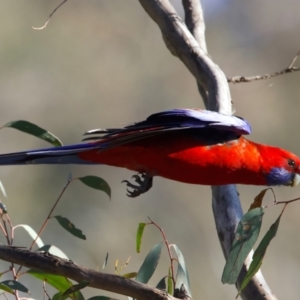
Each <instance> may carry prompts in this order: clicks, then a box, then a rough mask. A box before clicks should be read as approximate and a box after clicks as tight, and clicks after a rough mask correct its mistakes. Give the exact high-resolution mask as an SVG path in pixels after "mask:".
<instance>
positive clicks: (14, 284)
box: [0, 280, 29, 293]
mask: <svg viewBox="0 0 300 300" xmlns="http://www.w3.org/2000/svg"><path fill="white" fill-rule="evenodd" d="M0 284H1V285H2V286H7V287H8V288H10V289H12V290H18V291H21V292H24V293H29V290H28V289H27V287H26V286H24V285H23V284H22V283H20V282H18V281H16V280H5V281H2V282H0Z"/></svg>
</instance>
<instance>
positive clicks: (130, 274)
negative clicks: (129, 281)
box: [122, 272, 137, 278]
mask: <svg viewBox="0 0 300 300" xmlns="http://www.w3.org/2000/svg"><path fill="white" fill-rule="evenodd" d="M122 276H123V277H124V278H135V277H136V276H137V272H130V273H126V274H123V275H122Z"/></svg>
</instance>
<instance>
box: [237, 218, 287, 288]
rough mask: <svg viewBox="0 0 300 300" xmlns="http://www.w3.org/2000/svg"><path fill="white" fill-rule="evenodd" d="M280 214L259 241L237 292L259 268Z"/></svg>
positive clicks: (277, 224) (273, 234)
mask: <svg viewBox="0 0 300 300" xmlns="http://www.w3.org/2000/svg"><path fill="white" fill-rule="evenodd" d="M281 216H282V213H281V214H280V215H279V217H278V218H277V220H276V221H275V222H274V223H273V224H272V225H271V227H270V229H269V230H268V231H267V233H266V234H265V236H264V237H263V239H262V240H261V242H260V243H259V245H258V247H257V249H256V250H255V252H254V254H253V257H252V262H251V264H250V267H249V270H248V271H247V274H246V276H245V278H244V280H243V282H242V284H241V288H240V291H239V293H240V292H241V291H242V290H243V289H244V288H245V287H246V286H247V284H248V283H249V281H250V280H251V278H252V277H253V276H254V275H255V274H256V273H257V271H258V270H259V268H260V266H261V264H262V260H263V258H264V256H265V254H266V251H267V248H268V246H269V244H270V242H271V240H272V239H273V238H274V237H275V236H276V233H277V230H278V226H279V222H280V218H281Z"/></svg>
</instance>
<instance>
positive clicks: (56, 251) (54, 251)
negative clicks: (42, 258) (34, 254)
mask: <svg viewBox="0 0 300 300" xmlns="http://www.w3.org/2000/svg"><path fill="white" fill-rule="evenodd" d="M36 251H41V252H42V251H43V252H48V253H50V254H52V255H55V256H58V257H60V258H64V259H69V258H68V256H67V255H66V254H65V253H64V252H62V251H61V250H60V249H59V248H57V247H56V246H54V245H44V246H43V247H41V248H39V249H37V250H36Z"/></svg>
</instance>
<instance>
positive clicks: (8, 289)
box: [0, 283, 14, 294]
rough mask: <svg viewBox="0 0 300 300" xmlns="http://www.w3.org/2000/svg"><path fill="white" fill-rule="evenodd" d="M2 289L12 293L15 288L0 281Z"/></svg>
mask: <svg viewBox="0 0 300 300" xmlns="http://www.w3.org/2000/svg"><path fill="white" fill-rule="evenodd" d="M0 290H3V291H5V292H8V293H10V294H14V291H13V289H11V288H10V287H8V286H7V285H5V284H2V283H0Z"/></svg>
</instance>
